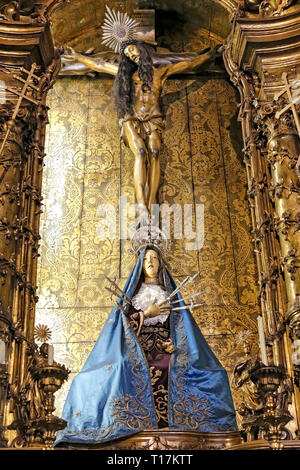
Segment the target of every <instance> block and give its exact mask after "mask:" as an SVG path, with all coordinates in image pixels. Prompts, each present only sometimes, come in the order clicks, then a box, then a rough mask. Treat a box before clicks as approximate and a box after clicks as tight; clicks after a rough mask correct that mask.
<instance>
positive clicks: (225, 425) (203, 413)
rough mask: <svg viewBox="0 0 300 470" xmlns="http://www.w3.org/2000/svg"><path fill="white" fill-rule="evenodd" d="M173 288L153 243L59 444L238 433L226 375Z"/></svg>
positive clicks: (69, 405)
mask: <svg viewBox="0 0 300 470" xmlns="http://www.w3.org/2000/svg"><path fill="white" fill-rule="evenodd" d="M175 288H176V285H175V282H174V280H173V279H172V276H171V274H170V273H169V271H168V269H167V268H166V266H165V264H164V262H163V259H162V256H161V253H160V251H159V249H157V247H156V246H150V245H149V246H147V247H146V248H145V249H144V250H143V251H142V252H141V253H140V255H139V257H138V260H137V262H136V264H135V266H134V267H133V269H132V271H131V273H130V275H129V277H128V279H127V282H126V285H125V287H124V289H123V292H124V293H125V294H126V295H124V296H123V299H124V300H122V299H121V298H120V299H119V300H118V301H117V303H116V304H115V306H114V307H113V309H112V311H111V313H110V315H109V317H108V319H107V321H106V323H105V325H104V327H103V330H102V332H101V334H100V336H99V338H98V340H97V342H96V344H95V346H94V348H93V350H92V351H91V353H90V355H89V357H88V359H87V361H86V363H85V364H84V366H83V369H82V370H81V372H80V373H79V374H78V375H77V376H76V377H75V378H74V380H73V382H72V385H71V388H70V391H69V394H68V396H67V400H66V403H65V406H64V409H63V414H62V418H63V419H64V420H65V421H67V427H66V428H65V429H63V430H62V431H59V432H58V433H57V437H56V441H55V445H56V446H57V445H60V446H62V445H64V444H65V443H88V444H100V443H105V442H107V441H111V440H115V439H119V438H124V437H128V436H130V435H133V434H136V433H139V432H141V431H145V430H154V429H162V428H168V429H174V430H176V429H177V430H185V431H198V432H200V431H201V432H224V431H236V430H237V426H236V420H235V411H234V406H233V401H232V397H231V392H230V387H229V383H228V377H227V373H226V371H225V369H224V368H223V367H222V365H221V364H220V362H219V361H218V359H217V358H216V356H215V355H214V353H213V352H212V350H211V349H210V347H209V345H208V344H207V342H206V341H205V339H204V337H203V335H202V333H201V331H200V329H199V327H198V326H197V324H196V322H195V320H194V318H193V317H192V315H191V313H190V311H189V309H188V308H186V306H185V304H184V302H183V301H182V300H181V299H182V297H181V295H180V293H179V292H178V293H177V294H175V296H174V300H176V301H177V303H176V305H179V306H180V307H181V310H176V311H173V310H172V307H171V305H170V303H169V302H168V300H167V299H168V298H170V294H171V293H172V292H173V291H174V290H175ZM125 299H126V300H125ZM129 299H130V300H129Z"/></svg>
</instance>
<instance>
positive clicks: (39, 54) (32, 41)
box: [0, 0, 60, 427]
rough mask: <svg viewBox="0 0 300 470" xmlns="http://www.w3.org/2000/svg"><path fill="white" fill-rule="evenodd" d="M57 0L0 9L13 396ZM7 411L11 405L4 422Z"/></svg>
mask: <svg viewBox="0 0 300 470" xmlns="http://www.w3.org/2000/svg"><path fill="white" fill-rule="evenodd" d="M59 3H60V2H59V1H56V2H55V1H53V0H52V1H49V0H48V1H46V0H45V1H40V2H35V1H32V2H31V3H30V2H27V4H26V10H24V11H22V9H21V7H20V5H19V3H18V2H16V1H15V2H10V3H7V4H6V5H4V6H2V7H1V8H0V80H1V81H0V108H1V113H0V115H1V116H0V339H1V338H2V339H4V340H5V343H6V353H5V356H6V357H5V362H6V364H7V366H6V367H7V372H8V377H9V382H10V385H11V386H12V387H13V389H14V392H15V393H17V392H18V387H19V386H20V384H21V383H22V380H23V378H24V373H25V369H26V365H27V346H28V344H30V343H32V342H33V329H34V310H35V302H36V300H37V297H36V266H37V256H38V244H39V216H40V213H41V183H42V181H41V178H42V168H43V157H44V137H45V126H46V124H47V108H46V105H45V103H46V95H47V91H48V90H49V88H51V87H52V85H53V83H54V80H55V77H56V74H57V73H58V71H59V68H60V56H59V53H58V52H57V51H56V50H55V48H54V45H53V41H52V38H51V33H50V27H49V19H48V15H49V14H50V13H51V11H52V9H53V8H54V7H55V5H56V4H59ZM13 410H14V404H13V401H11V402H10V404H9V403H8V404H7V406H6V408H4V412H3V414H4V425H6V426H7V425H9V424H10V423H11V421H12V420H13V419H14V413H13ZM2 411H3V410H2ZM5 418H6V419H5ZM1 425H3V423H1V422H0V427H1Z"/></svg>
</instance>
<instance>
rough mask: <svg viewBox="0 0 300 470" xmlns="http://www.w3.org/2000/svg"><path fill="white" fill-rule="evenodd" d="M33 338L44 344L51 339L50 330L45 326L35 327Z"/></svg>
mask: <svg viewBox="0 0 300 470" xmlns="http://www.w3.org/2000/svg"><path fill="white" fill-rule="evenodd" d="M34 337H35V339H36V340H37V341H41V342H42V343H46V342H47V341H48V340H49V339H50V338H51V330H50V329H49V328H48V326H47V325H36V326H35V328H34Z"/></svg>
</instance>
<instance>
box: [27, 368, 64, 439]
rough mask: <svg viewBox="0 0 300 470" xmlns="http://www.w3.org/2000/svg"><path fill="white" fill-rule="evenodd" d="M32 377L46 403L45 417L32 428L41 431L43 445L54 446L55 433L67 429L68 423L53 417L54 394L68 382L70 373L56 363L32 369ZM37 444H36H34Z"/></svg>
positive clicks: (36, 421)
mask: <svg viewBox="0 0 300 470" xmlns="http://www.w3.org/2000/svg"><path fill="white" fill-rule="evenodd" d="M30 372H31V375H32V378H33V380H34V381H36V382H37V384H38V387H39V389H40V390H41V391H42V393H43V395H44V397H45V401H44V408H45V415H44V416H42V417H41V418H39V419H37V420H35V422H32V427H34V428H35V429H36V430H40V434H41V435H42V441H43V444H45V445H46V446H52V445H53V442H54V440H55V433H56V431H59V430H61V429H64V428H65V427H66V424H67V423H66V421H64V420H63V419H61V418H58V417H57V416H54V415H53V412H54V411H55V406H54V400H55V397H54V394H55V392H57V390H59V389H60V388H61V386H62V384H63V383H64V381H65V380H67V378H68V375H69V373H70V371H69V370H68V369H66V367H65V366H64V365H61V364H57V363H56V362H54V363H53V364H52V365H48V364H47V365H43V366H40V367H39V366H38V367H32V368H31V370H30ZM33 444H35V443H33Z"/></svg>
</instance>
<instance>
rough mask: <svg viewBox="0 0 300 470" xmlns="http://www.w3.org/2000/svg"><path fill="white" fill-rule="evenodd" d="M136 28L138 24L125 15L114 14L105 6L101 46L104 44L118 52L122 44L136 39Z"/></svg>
mask: <svg viewBox="0 0 300 470" xmlns="http://www.w3.org/2000/svg"><path fill="white" fill-rule="evenodd" d="M137 26H139V23H137V22H136V21H135V20H133V19H132V18H130V17H129V16H128V15H127V13H120V12H119V11H118V12H116V11H115V10H111V9H110V8H109V7H108V6H107V5H106V13H105V17H104V24H103V26H102V29H103V35H102V37H103V40H102V44H105V45H106V46H107V47H109V48H110V49H113V50H114V51H115V52H120V47H121V44H122V42H124V41H131V40H133V39H136V37H137V36H136V28H137Z"/></svg>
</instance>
